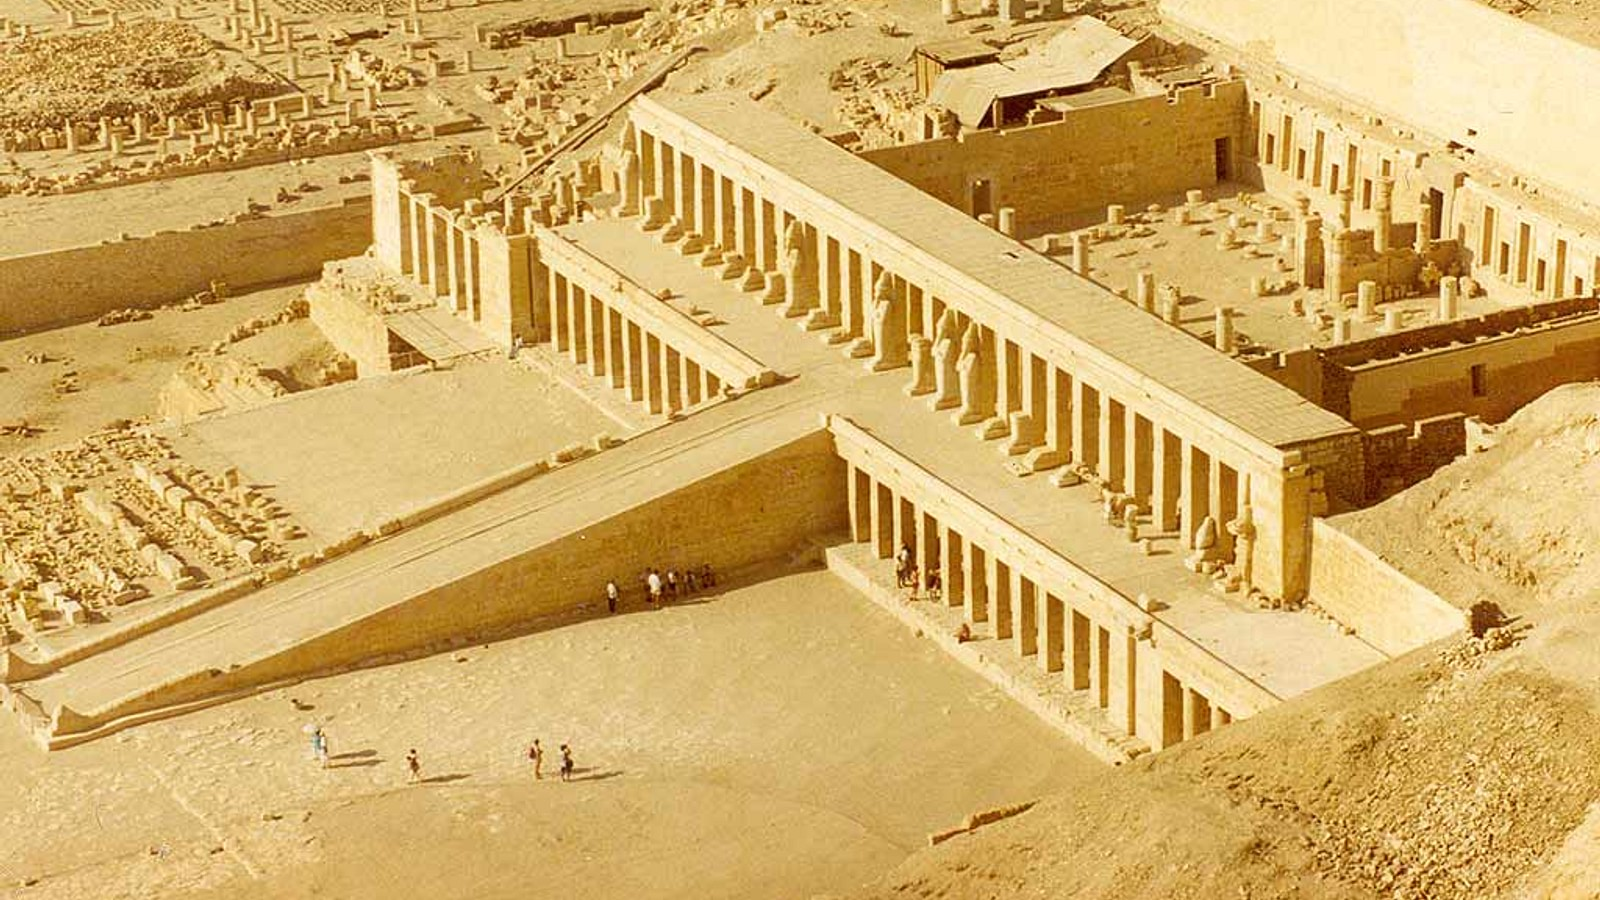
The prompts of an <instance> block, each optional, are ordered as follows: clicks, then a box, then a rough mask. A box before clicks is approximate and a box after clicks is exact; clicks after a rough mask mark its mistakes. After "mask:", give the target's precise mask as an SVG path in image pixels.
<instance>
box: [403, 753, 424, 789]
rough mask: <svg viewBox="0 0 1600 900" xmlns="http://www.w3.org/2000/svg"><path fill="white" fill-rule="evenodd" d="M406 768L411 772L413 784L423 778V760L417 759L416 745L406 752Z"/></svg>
mask: <svg viewBox="0 0 1600 900" xmlns="http://www.w3.org/2000/svg"><path fill="white" fill-rule="evenodd" d="M406 769H408V770H409V771H410V772H411V783H412V784H416V783H417V782H419V781H421V780H422V761H421V760H419V759H417V748H415V747H412V748H411V749H410V750H409V751H407V753H406Z"/></svg>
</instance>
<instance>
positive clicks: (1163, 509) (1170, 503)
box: [1150, 428, 1183, 532]
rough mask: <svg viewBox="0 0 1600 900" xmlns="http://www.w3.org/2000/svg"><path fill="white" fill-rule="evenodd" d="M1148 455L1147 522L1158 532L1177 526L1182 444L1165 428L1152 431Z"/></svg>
mask: <svg viewBox="0 0 1600 900" xmlns="http://www.w3.org/2000/svg"><path fill="white" fill-rule="evenodd" d="M1154 432H1155V434H1154V437H1155V447H1154V450H1153V452H1152V454H1151V461H1152V462H1153V463H1154V466H1155V471H1154V473H1153V475H1152V478H1151V488H1150V519H1151V522H1152V524H1154V525H1155V527H1156V530H1158V531H1163V532H1165V531H1175V530H1177V527H1178V498H1179V497H1180V496H1181V495H1182V493H1183V442H1182V441H1180V440H1178V437H1177V435H1175V434H1173V433H1172V432H1170V431H1168V430H1166V429H1165V428H1155V429H1154Z"/></svg>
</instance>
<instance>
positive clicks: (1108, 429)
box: [1096, 391, 1127, 490]
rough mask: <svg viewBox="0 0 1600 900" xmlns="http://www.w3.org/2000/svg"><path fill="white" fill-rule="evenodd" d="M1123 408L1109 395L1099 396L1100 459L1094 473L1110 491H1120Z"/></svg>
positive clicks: (1122, 456)
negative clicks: (1097, 474)
mask: <svg viewBox="0 0 1600 900" xmlns="http://www.w3.org/2000/svg"><path fill="white" fill-rule="evenodd" d="M1122 414H1123V407H1122V404H1121V403H1118V402H1117V401H1115V400H1113V399H1111V395H1109V394H1107V393H1105V392H1103V391H1102V392H1101V394H1100V429H1099V430H1100V458H1099V460H1098V462H1097V465H1096V471H1098V472H1099V473H1100V477H1101V478H1103V479H1105V482H1106V484H1107V485H1108V486H1110V488H1111V489H1112V490H1122V486H1123V485H1122V464H1123V462H1124V454H1125V453H1126V451H1125V450H1124V449H1123V443H1124V440H1125V439H1126V437H1127V435H1126V433H1125V431H1124V429H1125V428H1126V426H1124V425H1123V424H1122Z"/></svg>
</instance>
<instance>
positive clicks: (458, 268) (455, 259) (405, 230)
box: [399, 184, 488, 321]
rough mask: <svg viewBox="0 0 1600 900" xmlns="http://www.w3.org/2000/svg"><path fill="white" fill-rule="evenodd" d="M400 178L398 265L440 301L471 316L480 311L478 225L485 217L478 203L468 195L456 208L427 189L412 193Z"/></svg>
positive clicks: (481, 304) (481, 301) (474, 318)
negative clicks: (461, 207) (441, 201)
mask: <svg viewBox="0 0 1600 900" xmlns="http://www.w3.org/2000/svg"><path fill="white" fill-rule="evenodd" d="M408 188H409V186H408V185H405V184H402V187H401V191H400V197H399V219H400V232H401V235H400V271H401V273H402V274H405V275H410V276H411V277H412V279H413V280H415V281H416V282H417V283H418V284H419V285H421V286H422V287H423V288H424V289H427V290H430V291H432V293H433V295H434V296H435V297H437V298H439V302H440V304H441V305H443V306H445V307H446V308H448V309H450V310H452V311H453V312H455V313H458V314H461V315H463V316H465V317H467V318H470V319H471V320H472V321H478V320H480V319H481V318H482V316H483V296H482V294H483V292H482V287H481V284H480V281H479V278H480V259H481V256H480V253H481V251H480V248H479V246H478V236H477V229H478V226H479V225H480V224H483V223H484V222H485V221H488V220H487V218H486V217H485V215H484V210H483V203H482V202H481V201H477V200H468V201H467V204H466V207H465V209H463V210H461V211H457V210H453V209H450V208H448V207H446V206H443V205H442V204H439V203H438V202H437V198H436V197H435V196H434V195H433V194H429V193H421V194H417V193H413V192H412V191H411V190H409V189H408Z"/></svg>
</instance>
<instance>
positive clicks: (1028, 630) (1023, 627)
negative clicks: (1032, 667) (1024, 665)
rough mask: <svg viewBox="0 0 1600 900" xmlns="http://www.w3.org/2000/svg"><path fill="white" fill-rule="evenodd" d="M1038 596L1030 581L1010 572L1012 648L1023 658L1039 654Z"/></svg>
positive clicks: (1013, 571) (1019, 574)
mask: <svg viewBox="0 0 1600 900" xmlns="http://www.w3.org/2000/svg"><path fill="white" fill-rule="evenodd" d="M1038 594H1039V592H1038V588H1037V586H1035V585H1034V583H1033V581H1032V579H1029V578H1024V577H1023V575H1022V573H1021V572H1019V571H1017V570H1016V569H1015V568H1013V569H1012V570H1011V624H1012V629H1011V636H1012V646H1013V647H1015V648H1016V651H1017V653H1019V654H1021V655H1023V656H1032V655H1034V654H1035V653H1037V652H1039V617H1038V609H1039V607H1038V600H1039V596H1038Z"/></svg>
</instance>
